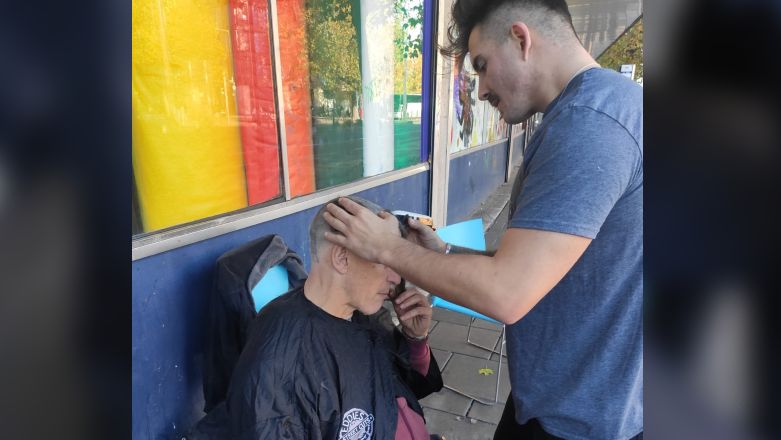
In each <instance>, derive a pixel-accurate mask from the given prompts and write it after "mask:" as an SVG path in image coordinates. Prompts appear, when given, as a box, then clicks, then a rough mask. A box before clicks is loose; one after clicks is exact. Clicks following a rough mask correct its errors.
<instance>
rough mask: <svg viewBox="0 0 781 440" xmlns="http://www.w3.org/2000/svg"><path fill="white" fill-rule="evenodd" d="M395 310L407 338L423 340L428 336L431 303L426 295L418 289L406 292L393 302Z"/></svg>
mask: <svg viewBox="0 0 781 440" xmlns="http://www.w3.org/2000/svg"><path fill="white" fill-rule="evenodd" d="M393 309H394V310H396V315H398V317H399V322H401V328H402V331H403V332H404V333H406V334H407V336H409V337H412V338H422V337H424V336H427V335H428V329H429V327H431V314H432V311H431V303H429V301H428V298H427V297H426V295H424V294H423V293H421V292H420V290H418V289H416V288H414V287H413V288H411V289H408V290H405V291H404V292H403V293H402V294H401V295H399V296H398V297H397V298H396V299H394V300H393Z"/></svg>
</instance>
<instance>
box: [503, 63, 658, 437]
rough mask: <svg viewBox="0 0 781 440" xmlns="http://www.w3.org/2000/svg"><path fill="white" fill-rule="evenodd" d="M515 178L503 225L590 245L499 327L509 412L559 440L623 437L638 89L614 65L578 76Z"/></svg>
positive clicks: (638, 359) (639, 295)
mask: <svg viewBox="0 0 781 440" xmlns="http://www.w3.org/2000/svg"><path fill="white" fill-rule="evenodd" d="M520 178H521V179H523V180H522V184H521V190H520V193H519V195H518V198H517V199H516V200H515V201H514V202H515V203H514V204H513V206H515V207H516V208H515V211H514V213H513V216H512V218H511V220H510V223H509V227H510V228H527V229H538V230H545V231H555V232H562V233H565V234H572V235H578V236H582V237H588V238H591V239H593V241H592V242H591V244H590V245H589V246H588V248H587V249H586V251H585V253H584V254H583V256H582V257H581V258H580V259H579V260H578V261H577V263H575V266H574V267H573V268H572V270H570V271H569V273H567V275H565V276H564V278H563V279H562V280H561V282H559V283H558V284H557V285H556V286H555V287H554V288H553V289H552V290H551V291H550V293H548V294H547V295H546V296H545V297H544V298H543V299H542V300H541V301H540V302H539V304H537V305H536V306H535V307H534V308H533V309H532V310H531V311H530V312H529V313H528V314H527V315H526V316H525V317H523V318H522V319H521V320H520V321H518V322H517V323H515V324H513V325H510V326H508V328H507V332H508V335H507V348H508V352H509V353H512V355H511V357H510V361H509V362H510V363H509V367H510V368H509V369H510V380H511V384H512V395H513V398H514V402H515V406H516V419H517V421H518V422H519V423H526V422H527V421H528V420H529V419H531V418H536V419H538V420H539V421H540V423H541V425H542V426H543V428H544V429H545V430H546V431H547V432H549V433H550V434H553V435H555V436H558V437H563V438H567V439H628V438H631V437H633V436H635V435H637V434H638V433H640V432H641V431H642V430H643V333H642V331H643V325H642V322H643V319H642V309H643V307H642V301H643V97H642V88H641V87H640V86H639V85H637V84H636V83H634V82H633V81H631V80H629V79H627V78H624V77H623V76H621V75H619V74H618V73H616V72H614V71H612V70H607V69H598V68H595V69H590V70H587V71H585V72H583V73H581V74H579V75H577V76H576V77H575V78H574V79H573V80H572V81H571V82H570V84H569V85H568V87H567V88H565V90H564V91H563V92H562V93H561V94H560V95H559V96H558V97H557V98H556V99H555V100H554V101H553V102H552V103H551V104H550V105H549V106H548V108H547V109H546V111H545V115H544V117H543V120H542V123H541V124H540V126H539V127H538V128H537V131H536V132H535V133H534V136H533V137H532V139H531V141H530V142H529V145H528V147H527V149H526V154H525V157H524V163H523V168H522V169H521V173H520ZM529 275H531V274H529ZM518 276H519V277H523V276H525V274H518Z"/></svg>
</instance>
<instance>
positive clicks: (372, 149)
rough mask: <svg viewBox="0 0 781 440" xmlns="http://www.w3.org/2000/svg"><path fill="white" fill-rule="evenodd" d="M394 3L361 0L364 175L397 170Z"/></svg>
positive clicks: (381, 0)
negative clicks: (394, 125) (394, 107)
mask: <svg viewBox="0 0 781 440" xmlns="http://www.w3.org/2000/svg"><path fill="white" fill-rule="evenodd" d="M393 23H394V10H393V0H361V76H362V80H363V175H364V176H374V175H376V174H380V173H384V172H386V171H391V170H393V49H394V47H393Z"/></svg>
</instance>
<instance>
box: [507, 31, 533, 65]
mask: <svg viewBox="0 0 781 440" xmlns="http://www.w3.org/2000/svg"><path fill="white" fill-rule="evenodd" d="M510 34H511V36H512V39H513V44H516V45H518V48H519V50H520V54H521V59H522V60H524V61H526V60H528V58H529V50H530V49H531V42H532V41H531V31H530V30H529V27H528V26H526V23H523V22H521V21H516V22H515V23H513V24H512V27H511V28H510Z"/></svg>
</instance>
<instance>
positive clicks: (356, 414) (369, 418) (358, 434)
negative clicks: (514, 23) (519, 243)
mask: <svg viewBox="0 0 781 440" xmlns="http://www.w3.org/2000/svg"><path fill="white" fill-rule="evenodd" d="M373 432H374V416H373V415H371V414H369V413H367V412H366V411H364V410H362V409H360V408H353V409H351V410H349V411H347V412H346V413H344V417H343V418H342V429H340V430H339V440H370V439H371V438H372V433H373Z"/></svg>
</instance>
